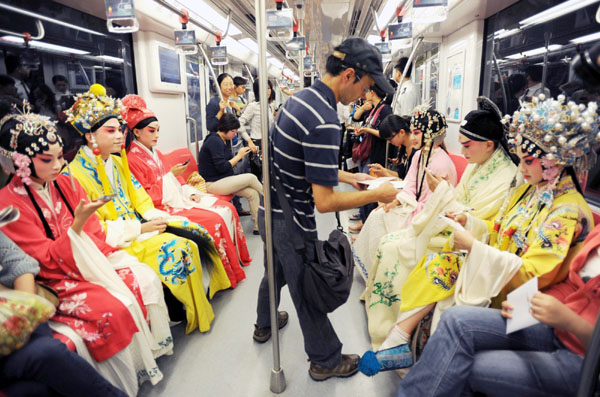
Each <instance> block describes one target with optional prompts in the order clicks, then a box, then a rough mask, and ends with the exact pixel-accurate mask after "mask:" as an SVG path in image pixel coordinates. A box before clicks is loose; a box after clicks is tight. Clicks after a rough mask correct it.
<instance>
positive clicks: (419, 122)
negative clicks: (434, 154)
mask: <svg viewBox="0 0 600 397" xmlns="http://www.w3.org/2000/svg"><path fill="white" fill-rule="evenodd" d="M412 113H413V114H412V117H411V118H410V128H411V129H416V130H420V131H423V146H424V147H430V146H433V145H434V144H438V143H441V141H443V140H444V137H445V136H446V127H447V124H446V118H445V117H444V116H443V115H442V114H441V113H440V112H438V111H437V110H435V109H432V108H431V105H430V104H428V103H425V104H422V105H419V106H417V107H416V108H414V109H413V111H412Z"/></svg>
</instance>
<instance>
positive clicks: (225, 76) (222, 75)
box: [217, 73, 233, 90]
mask: <svg viewBox="0 0 600 397" xmlns="http://www.w3.org/2000/svg"><path fill="white" fill-rule="evenodd" d="M227 77H229V78H231V79H232V80H233V77H231V75H230V74H229V73H221V74H220V75H218V76H217V85H218V87H217V89H219V90H220V89H221V83H222V82H223V80H225V79H226V78H227Z"/></svg>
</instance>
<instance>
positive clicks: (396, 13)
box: [369, 0, 407, 33]
mask: <svg viewBox="0 0 600 397" xmlns="http://www.w3.org/2000/svg"><path fill="white" fill-rule="evenodd" d="M406 2H407V0H400V2H399V3H398V6H396V12H395V13H394V15H392V17H391V18H390V19H389V20H388V21H387V23H386V24H385V25H384V26H383V28H381V27H380V26H379V22H378V21H377V13H376V12H375V9H374V8H373V6H370V7H369V8H370V9H371V13H372V14H373V19H374V20H375V27H376V28H377V32H379V33H381V32H383V31H385V30H386V29H387V28H388V26H389V25H390V24H391V23H392V22H393V21H394V19H395V18H398V17H399V16H400V12H401V11H402V8H403V7H404V6H405V5H406Z"/></svg>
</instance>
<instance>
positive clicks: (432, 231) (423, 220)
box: [363, 97, 523, 349]
mask: <svg viewBox="0 0 600 397" xmlns="http://www.w3.org/2000/svg"><path fill="white" fill-rule="evenodd" d="M477 102H478V110H473V111H471V112H469V114H467V116H466V117H465V122H464V123H462V125H461V126H460V129H459V134H460V135H459V138H458V139H459V142H460V144H461V146H462V153H463V154H464V156H465V158H466V159H467V161H468V162H469V165H468V166H467V168H466V170H465V172H464V174H463V176H462V178H461V180H460V183H459V184H458V186H456V188H454V187H452V185H451V184H449V183H448V182H446V181H445V180H443V179H442V178H441V177H440V176H435V175H433V174H431V173H427V184H428V186H429V188H430V189H431V191H432V192H433V194H432V195H431V196H430V197H429V198H428V199H427V202H426V203H425V206H424V208H423V210H422V211H421V212H420V213H419V214H417V215H415V217H414V218H413V220H412V222H411V223H410V224H409V225H408V226H407V227H404V228H402V229H400V230H398V231H395V232H393V233H389V234H387V235H385V236H384V237H382V238H381V240H380V241H379V245H378V247H377V250H376V251H374V252H375V253H376V256H375V257H374V258H373V259H374V261H373V267H372V268H371V269H370V272H369V274H368V279H367V284H366V288H365V291H364V293H363V298H364V300H365V310H366V312H367V320H368V327H369V335H370V336H371V344H372V345H373V348H374V349H377V348H379V345H381V343H382V342H383V341H384V340H385V338H386V337H387V335H388V334H389V332H390V330H391V329H392V327H393V326H394V324H396V322H397V321H398V314H399V313H400V293H401V291H402V287H403V285H404V283H405V282H406V280H407V278H408V276H409V274H410V273H411V271H412V270H413V269H414V268H415V266H416V265H417V264H418V263H419V261H420V260H421V258H423V257H424V256H426V255H428V254H431V253H437V252H439V251H441V250H442V249H443V247H444V245H445V243H446V241H448V237H449V236H450V234H451V233H452V228H450V227H449V225H448V223H447V222H445V221H444V218H443V217H441V216H440V215H443V214H445V213H446V212H452V213H457V212H461V211H468V212H469V214H471V215H474V216H476V217H478V218H481V219H485V220H491V219H493V218H494V216H496V214H497V213H498V210H499V209H500V207H501V206H502V203H503V202H504V201H505V200H506V196H508V195H509V194H510V188H511V186H513V187H514V186H520V185H521V184H522V182H523V178H522V177H521V174H520V173H519V172H518V170H517V166H516V165H515V163H513V159H511V157H510V155H509V148H508V145H507V142H506V136H505V132H504V126H503V125H502V114H501V113H500V110H499V109H498V108H497V107H496V105H494V104H493V102H491V101H490V100H489V99H487V98H485V97H479V98H478V100H477ZM515 162H516V160H515ZM454 276H458V272H455V273H454ZM454 280H455V278H454V279H452V278H451V281H454Z"/></svg>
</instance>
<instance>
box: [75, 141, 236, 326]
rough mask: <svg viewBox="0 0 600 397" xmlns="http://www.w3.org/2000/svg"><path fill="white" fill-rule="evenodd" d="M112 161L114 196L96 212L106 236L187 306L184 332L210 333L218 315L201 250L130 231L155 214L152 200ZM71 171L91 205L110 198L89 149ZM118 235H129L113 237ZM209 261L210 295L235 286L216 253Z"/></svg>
mask: <svg viewBox="0 0 600 397" xmlns="http://www.w3.org/2000/svg"><path fill="white" fill-rule="evenodd" d="M111 157H112V164H111V162H110V161H107V162H106V164H107V165H108V166H110V168H109V169H106V173H107V174H109V173H112V181H113V182H112V183H111V189H112V192H111V193H114V194H116V196H115V197H114V198H113V199H112V201H111V202H109V203H107V204H106V205H104V206H102V207H100V209H98V210H97V211H96V214H97V215H98V217H99V218H100V222H101V223H102V226H103V227H104V230H105V231H106V232H107V242H108V243H109V244H112V245H118V246H119V247H122V248H123V249H125V250H126V251H127V252H128V253H129V254H131V255H133V256H135V257H137V258H138V260H139V261H140V262H143V263H145V264H147V265H148V266H150V267H151V268H152V269H154V271H155V272H156V273H157V275H158V276H159V278H160V280H161V281H162V282H163V284H164V285H166V286H167V287H168V288H169V289H170V290H171V292H172V293H173V295H174V296H175V297H176V298H177V299H178V300H179V301H181V302H182V303H183V304H184V305H185V307H186V316H187V326H186V333H190V332H192V331H193V330H194V329H195V328H196V327H198V328H199V329H200V331H202V332H205V331H208V330H209V329H210V323H211V322H212V320H213V319H214V313H213V310H212V307H211V305H210V303H209V302H208V299H207V298H206V294H205V291H204V286H203V281H202V268H201V262H200V255H199V253H198V247H197V246H196V244H195V243H194V242H193V241H191V240H188V239H185V238H182V237H179V236H176V235H174V234H171V233H160V234H156V233H144V234H140V232H139V226H137V228H138V229H137V232H136V231H135V230H133V231H131V230H132V229H135V226H134V227H131V225H137V223H138V222H136V221H140V220H141V219H140V217H139V216H142V217H144V216H146V217H147V216H148V214H151V213H152V211H153V210H154V211H156V210H155V208H154V205H153V203H152V199H151V198H150V196H149V195H148V194H147V193H146V191H145V190H144V189H143V187H142V186H141V185H140V184H139V183H138V182H137V180H135V177H133V176H132V177H131V178H132V182H133V184H129V185H128V184H127V183H126V177H125V172H124V167H123V164H122V162H121V158H120V157H118V156H114V155H112V156H111ZM111 165H112V166H111ZM70 168H71V172H72V173H73V177H75V178H77V180H78V181H79V183H80V184H81V186H82V187H83V188H84V189H85V191H86V193H87V195H88V197H89V198H90V200H97V199H98V198H99V197H101V196H103V195H105V194H107V193H108V192H105V189H104V187H103V184H102V181H101V178H100V177H99V172H98V167H97V165H96V158H95V157H94V156H91V155H90V153H89V150H85V148H84V147H82V148H81V149H80V150H79V152H78V153H77V155H76V156H75V158H74V159H73V162H72V163H71V165H70ZM110 179H111V178H109V180H110ZM131 186H133V191H130V187H131ZM138 214H139V216H138ZM128 221H133V222H128ZM169 224H170V225H172V226H176V227H179V228H185V229H187V230H189V231H192V232H193V233H195V234H198V235H200V236H202V237H203V238H206V239H210V240H212V237H210V235H209V234H208V233H207V232H206V230H205V229H204V228H203V227H201V226H199V225H197V224H195V223H191V222H170V223H169ZM115 231H116V233H115ZM120 231H121V232H122V234H124V235H125V236H117V237H114V235H115V234H119V232H120ZM152 234H154V235H152ZM211 260H212V262H213V263H214V266H213V270H212V274H211V280H210V292H211V296H212V294H214V293H215V292H217V291H219V290H222V289H226V288H229V287H230V286H231V284H230V282H229V279H228V278H227V274H226V273H225V269H224V268H223V263H222V262H221V260H220V258H219V257H218V254H216V250H215V253H214V254H211Z"/></svg>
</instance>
